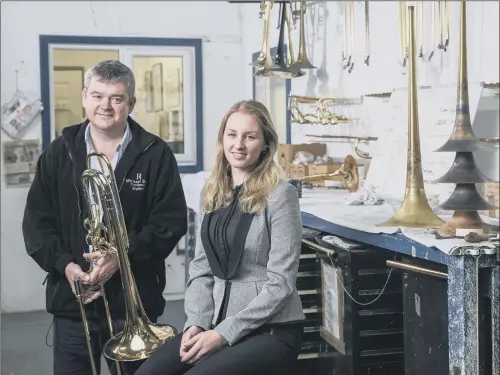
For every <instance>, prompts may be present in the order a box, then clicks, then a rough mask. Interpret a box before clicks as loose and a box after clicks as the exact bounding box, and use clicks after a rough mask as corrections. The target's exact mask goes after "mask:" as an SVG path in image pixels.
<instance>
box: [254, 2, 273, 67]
mask: <svg viewBox="0 0 500 375" xmlns="http://www.w3.org/2000/svg"><path fill="white" fill-rule="evenodd" d="M273 5H274V1H265V2H262V3H261V4H260V16H261V17H263V18H264V40H263V41H262V48H261V50H260V53H259V56H258V57H257V59H256V60H255V61H254V62H252V64H251V65H252V66H254V67H256V68H257V72H256V73H255V75H268V74H266V73H267V70H268V69H270V68H271V67H273V59H272V57H271V50H270V48H269V24H270V22H271V17H270V16H271V9H272V7H273Z"/></svg>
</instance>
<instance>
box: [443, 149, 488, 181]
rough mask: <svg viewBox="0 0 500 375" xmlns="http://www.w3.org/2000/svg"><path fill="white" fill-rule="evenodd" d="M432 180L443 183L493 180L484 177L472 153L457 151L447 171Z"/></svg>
mask: <svg viewBox="0 0 500 375" xmlns="http://www.w3.org/2000/svg"><path fill="white" fill-rule="evenodd" d="M433 182H434V183H445V184H446V183H448V184H457V183H459V184H460V183H463V184H471V183H472V184H473V183H483V182H493V180H491V179H490V178H488V177H486V176H485V175H484V174H483V172H481V170H480V169H479V168H478V167H477V165H476V162H475V160H474V154H472V153H471V152H457V154H456V155H455V160H454V161H453V164H452V165H451V167H450V169H449V170H448V172H446V173H445V174H444V175H443V176H441V177H440V178H438V179H436V180H434V181H433Z"/></svg>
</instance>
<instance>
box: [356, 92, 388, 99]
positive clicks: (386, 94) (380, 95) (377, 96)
mask: <svg viewBox="0 0 500 375" xmlns="http://www.w3.org/2000/svg"><path fill="white" fill-rule="evenodd" d="M363 96H366V97H368V98H381V99H387V98H390V97H391V96H392V92H380V93H376V94H365V95H363Z"/></svg>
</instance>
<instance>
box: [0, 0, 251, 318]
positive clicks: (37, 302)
mask: <svg viewBox="0 0 500 375" xmlns="http://www.w3.org/2000/svg"><path fill="white" fill-rule="evenodd" d="M1 7H2V9H1V10H2V20H1V28H2V29H1V34H2V36H1V38H2V39H1V59H2V61H1V80H2V87H1V97H2V102H5V101H7V100H8V98H10V96H11V95H12V94H13V93H14V92H15V90H16V76H15V70H16V69H17V70H18V82H19V89H21V90H23V91H24V92H26V93H27V94H28V95H30V96H32V97H33V98H39V97H40V71H39V70H40V69H39V63H40V62H39V45H38V43H39V42H38V37H39V35H40V34H54V35H79V36H129V37H130V36H134V37H169V38H182V37H186V38H202V39H203V90H204V100H203V121H204V132H203V133H204V137H203V146H204V165H205V168H210V166H211V164H212V154H213V150H214V145H215V140H216V134H217V129H218V127H219V124H220V120H221V118H222V116H223V114H224V112H225V111H226V109H227V108H228V107H229V106H230V105H231V104H233V102H235V101H236V100H239V99H242V98H244V96H245V94H246V92H245V91H244V85H243V78H242V77H243V75H242V66H243V59H242V58H243V55H242V49H241V33H240V22H239V7H238V6H237V5H232V4H229V3H227V2H225V1H220V2H191V1H190V2H184V1H183V2H181V1H177V2H161V1H155V2H143V1H141V2H95V1H80V2H45V1H38V2H22V1H19V2H2V3H1ZM40 137H41V127H40V123H39V121H38V122H37V123H36V124H35V125H34V126H33V127H32V129H31V130H30V131H29V133H28V134H27V135H26V136H25V138H26V139H33V138H40ZM6 140H8V137H7V136H6V135H5V133H2V141H6ZM27 190H28V189H27V188H9V189H7V188H6V187H5V184H4V182H3V175H2V191H1V199H2V201H1V211H2V221H1V246H2V254H1V255H2V262H1V271H2V272H1V289H2V312H19V311H31V310H40V309H42V310H43V309H44V308H45V294H44V290H45V289H44V287H43V286H42V281H43V279H44V276H45V275H44V273H43V272H42V271H41V270H40V269H39V268H38V266H37V265H36V264H35V263H34V262H33V261H32V260H31V259H30V258H29V257H28V256H27V254H26V251H25V249H24V242H23V238H22V234H21V220H22V215H23V209H24V204H25V201H26V194H27ZM167 263H168V264H171V266H172V267H174V268H175V272H172V275H173V276H172V277H174V278H179V277H182V278H183V277H184V273H183V271H182V270H179V267H182V259H181V258H180V257H179V256H176V255H175V254H173V255H172V256H171V259H169V260H168V261H167ZM167 278H168V271H167ZM176 281H178V280H176ZM21 283H22V284H21ZM176 285H179V284H178V283H176ZM167 289H168V287H167ZM177 289H178V288H177ZM170 292H175V290H174V291H170Z"/></svg>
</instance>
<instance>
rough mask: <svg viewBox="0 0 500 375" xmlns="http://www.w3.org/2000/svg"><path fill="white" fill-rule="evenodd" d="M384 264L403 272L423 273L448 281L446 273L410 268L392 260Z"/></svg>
mask: <svg viewBox="0 0 500 375" xmlns="http://www.w3.org/2000/svg"><path fill="white" fill-rule="evenodd" d="M386 264H387V265H388V266H389V267H393V268H399V269H403V270H407V271H413V272H417V273H423V274H425V275H428V276H434V277H439V278H441V279H448V274H447V273H445V272H440V271H436V270H432V269H430V268H424V267H418V266H412V265H411V264H406V263H401V262H395V261H393V260H388V261H386Z"/></svg>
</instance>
